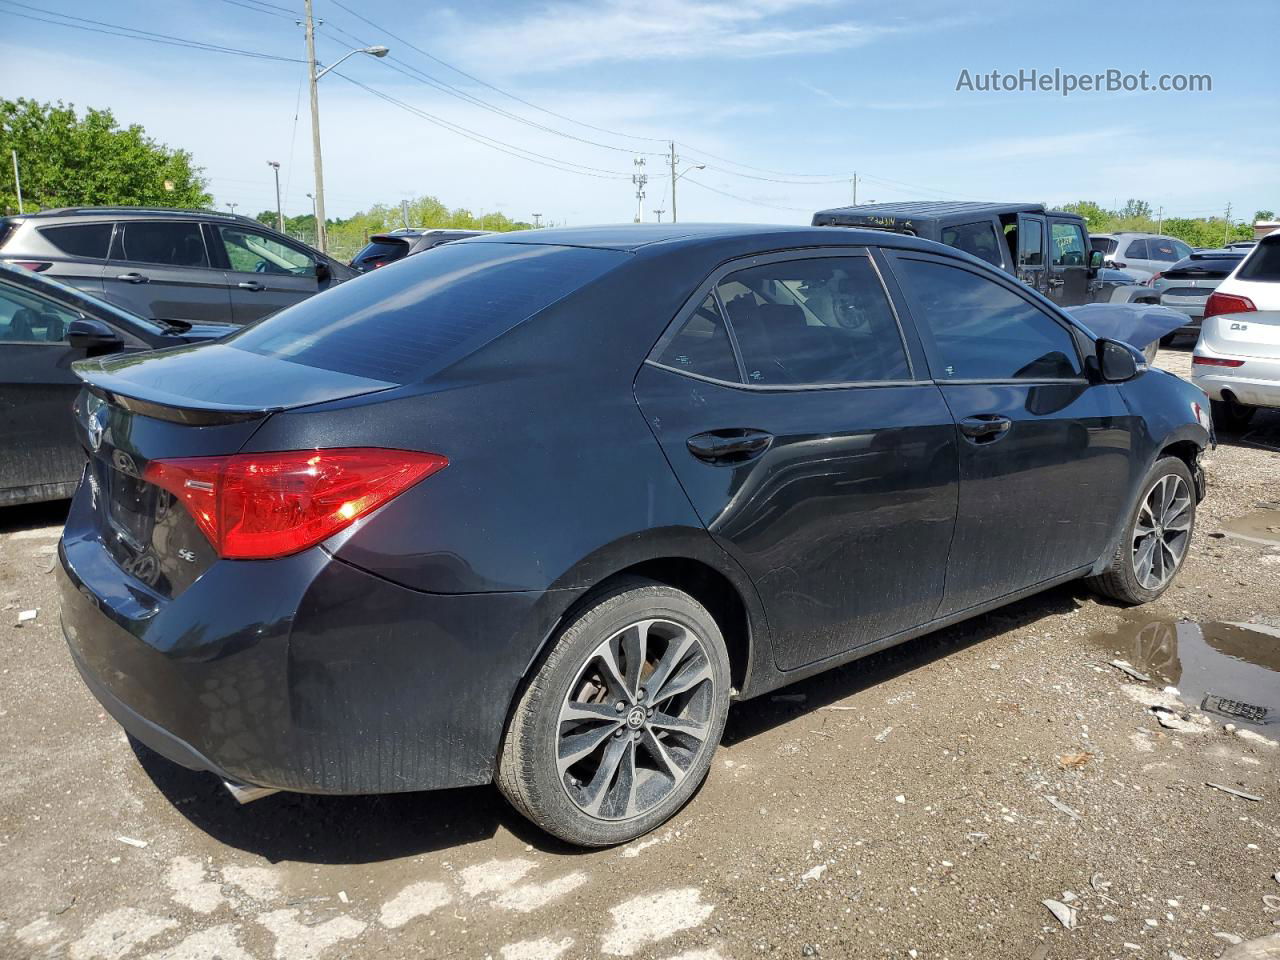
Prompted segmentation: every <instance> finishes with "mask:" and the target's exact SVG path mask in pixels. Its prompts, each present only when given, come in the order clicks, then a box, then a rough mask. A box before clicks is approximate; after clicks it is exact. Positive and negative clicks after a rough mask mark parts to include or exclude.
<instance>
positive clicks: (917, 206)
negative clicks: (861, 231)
mask: <svg viewBox="0 0 1280 960" xmlns="http://www.w3.org/2000/svg"><path fill="white" fill-rule="evenodd" d="M1008 213H1044V214H1053V215H1054V216H1059V217H1076V218H1079V215H1078V214H1074V213H1066V212H1064V211H1061V210H1048V209H1046V208H1045V205H1044V204H1043V203H987V202H980V201H973V200H907V201H902V202H897V203H862V204H858V205H857V206H852V207H831V208H830V209H828V210H819V211H818V212H817V213H815V214H814V217H815V218H817V217H849V218H868V217H871V218H881V219H893V220H905V219H914V220H920V219H930V220H940V219H943V218H950V217H962V216H964V217H968V216H973V217H991V216H1000V215H1001V214H1008Z"/></svg>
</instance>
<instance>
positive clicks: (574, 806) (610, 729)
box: [496, 578, 730, 847]
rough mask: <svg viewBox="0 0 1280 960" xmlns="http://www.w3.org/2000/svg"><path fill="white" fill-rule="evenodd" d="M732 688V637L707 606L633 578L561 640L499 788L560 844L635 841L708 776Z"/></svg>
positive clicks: (522, 701) (529, 696) (513, 737)
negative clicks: (725, 634) (728, 646)
mask: <svg viewBox="0 0 1280 960" xmlns="http://www.w3.org/2000/svg"><path fill="white" fill-rule="evenodd" d="M641 637H643V638H644V639H643V644H644V645H643V646H641V639H640V638H641ZM641 651H643V653H641ZM629 654H630V656H628V655H629ZM638 654H640V655H638ZM610 662H611V663H612V665H613V667H614V669H613V670H610V669H609V666H610ZM636 665H638V668H637V666H636ZM656 675H662V679H661V680H658V681H654V680H653V677H654V676H656ZM655 683H656V685H657V688H656V689H646V685H653V684H655ZM729 685H730V670H729V656H728V653H727V651H726V649H725V643H724V637H723V636H722V634H721V633H720V628H719V627H718V626H717V624H716V622H715V620H714V619H713V618H712V616H711V614H709V613H708V612H707V610H706V608H704V607H703V606H702V605H701V604H700V603H698V602H697V601H696V600H694V599H693V597H691V596H689V595H688V594H687V593H684V592H682V591H680V590H676V589H675V588H673V587H669V586H666V585H665V584H660V583H655V582H654V581H651V580H643V579H639V578H629V579H627V580H625V581H622V582H620V583H619V584H618V585H617V586H616V587H614V588H613V589H611V590H609V591H608V592H606V593H604V594H603V595H601V596H600V597H598V598H596V599H595V600H594V601H592V602H591V603H590V605H589V606H588V607H587V608H586V609H585V610H583V611H582V612H581V613H580V614H578V615H577V616H576V617H575V618H574V619H573V620H572V622H570V623H569V624H568V625H567V626H566V627H565V628H564V629H563V630H561V632H560V633H559V634H558V636H557V637H556V638H555V640H554V641H553V642H552V643H551V645H550V651H549V653H548V654H547V655H546V658H545V659H544V661H543V663H542V665H541V666H540V667H539V668H538V670H537V673H536V674H535V675H534V676H533V679H532V680H531V681H530V683H529V684H528V686H527V687H526V688H525V690H524V691H523V693H522V694H521V695H520V698H519V700H518V701H517V703H516V706H515V709H514V711H513V713H512V716H511V720H510V722H509V723H508V725H507V732H506V736H505V737H504V739H503V744H502V753H501V755H500V757H499V758H498V775H497V778H496V780H497V785H498V789H500V790H501V791H502V793H503V795H504V796H506V798H507V799H508V800H509V801H510V802H511V804H512V806H514V807H515V808H516V809H517V810H518V811H520V813H522V814H524V816H526V817H528V818H529V819H530V820H532V821H533V822H534V823H535V824H537V825H538V826H539V827H541V828H542V829H543V830H545V831H546V832H547V833H549V834H551V835H552V836H555V837H559V838H560V839H561V840H566V841H568V842H569V843H573V844H578V845H580V846H584V847H604V846H611V845H613V844H618V843H626V842H627V841H629V840H634V839H635V838H636V837H639V836H642V835H644V834H646V833H648V832H649V831H650V830H653V829H655V828H656V827H658V826H659V825H661V824H662V823H664V822H665V821H667V820H668V819H670V818H671V817H672V816H673V815H674V814H675V813H676V812H677V811H679V810H680V808H681V807H683V806H684V805H685V803H686V802H688V800H689V798H690V797H692V796H693V794H694V793H695V792H696V791H697V789H698V787H699V786H700V785H701V784H702V781H703V780H704V779H705V778H706V776H707V772H708V771H709V770H710V768H711V760H712V756H713V755H714V753H715V750H716V747H717V745H718V744H719V742H720V736H721V734H722V733H723V732H724V723H725V718H726V716H727V714H728V710H729ZM685 686H687V687H688V689H684V690H682V691H681V690H680V688H681V687H685ZM671 691H680V692H677V693H675V694H672V693H671ZM571 694H572V697H571V696H570V695H571ZM571 704H572V706H571ZM562 757H563V758H564V760H563V766H562V759H561V758H562ZM610 771H614V772H612V773H611V772H610Z"/></svg>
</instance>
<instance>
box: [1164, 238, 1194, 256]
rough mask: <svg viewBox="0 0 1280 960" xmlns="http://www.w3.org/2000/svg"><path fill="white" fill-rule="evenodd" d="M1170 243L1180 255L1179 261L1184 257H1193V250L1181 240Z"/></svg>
mask: <svg viewBox="0 0 1280 960" xmlns="http://www.w3.org/2000/svg"><path fill="white" fill-rule="evenodd" d="M1169 242H1170V243H1172V244H1173V249H1174V250H1175V251H1176V252H1177V254H1178V256H1177V259H1179V260H1181V259H1182V258H1183V257H1189V256H1191V253H1192V251H1191V248H1190V247H1188V246H1187V245H1186V244H1185V243H1183V242H1182V241H1181V240H1171V241H1169Z"/></svg>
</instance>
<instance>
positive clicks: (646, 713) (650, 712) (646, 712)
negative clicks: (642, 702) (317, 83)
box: [645, 707, 653, 717]
mask: <svg viewBox="0 0 1280 960" xmlns="http://www.w3.org/2000/svg"><path fill="white" fill-rule="evenodd" d="M645 716H646V717H652V716H653V707H650V708H649V709H648V710H646V711H645Z"/></svg>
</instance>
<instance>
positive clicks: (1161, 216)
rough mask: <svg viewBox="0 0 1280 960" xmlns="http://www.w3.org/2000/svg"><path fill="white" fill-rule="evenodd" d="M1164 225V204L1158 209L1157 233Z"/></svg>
mask: <svg viewBox="0 0 1280 960" xmlns="http://www.w3.org/2000/svg"><path fill="white" fill-rule="evenodd" d="M1162 226H1164V207H1163V206H1162V207H1159V208H1158V209H1157V210H1156V233H1159V232H1160V228H1161V227H1162Z"/></svg>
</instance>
